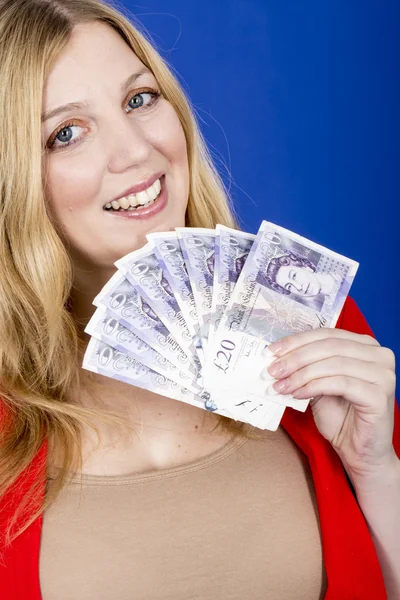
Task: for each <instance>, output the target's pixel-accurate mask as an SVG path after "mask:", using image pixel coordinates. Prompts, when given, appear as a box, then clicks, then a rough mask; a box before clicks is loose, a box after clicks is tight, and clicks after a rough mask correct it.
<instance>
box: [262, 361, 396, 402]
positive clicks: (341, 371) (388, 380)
mask: <svg viewBox="0 0 400 600" xmlns="http://www.w3.org/2000/svg"><path fill="white" fill-rule="evenodd" d="M335 376H339V377H353V378H356V379H360V380H362V381H365V382H367V383H369V384H374V385H376V386H380V387H381V388H382V389H383V390H384V392H385V393H386V394H387V395H391V394H392V393H393V394H394V386H395V376H394V373H393V371H390V370H389V369H386V368H385V367H382V366H381V365H378V364H376V363H373V362H369V361H364V360H359V359H357V358H349V357H345V358H344V357H342V356H333V357H332V356H331V357H329V358H325V359H323V360H319V361H317V362H314V363H312V364H310V365H307V366H305V367H303V368H301V369H299V370H298V371H295V372H294V373H292V374H291V375H290V376H289V377H285V378H284V379H280V380H279V381H277V382H276V383H274V385H273V388H274V389H275V390H276V391H277V392H279V393H280V394H291V393H292V392H294V391H296V390H298V389H300V388H303V387H304V386H306V385H307V384H308V383H310V382H311V381H313V380H314V379H321V378H323V377H335Z"/></svg>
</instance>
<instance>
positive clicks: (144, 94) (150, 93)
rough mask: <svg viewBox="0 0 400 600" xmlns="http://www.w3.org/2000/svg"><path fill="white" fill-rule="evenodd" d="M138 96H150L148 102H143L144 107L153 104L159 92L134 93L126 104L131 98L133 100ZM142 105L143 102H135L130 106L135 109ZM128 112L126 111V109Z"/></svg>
mask: <svg viewBox="0 0 400 600" xmlns="http://www.w3.org/2000/svg"><path fill="white" fill-rule="evenodd" d="M140 96H150V98H151V99H152V100H151V101H150V102H149V103H148V104H145V107H146V108H147V106H153V104H155V102H156V101H157V100H158V98H159V96H160V94H159V93H158V92H139V93H136V94H135V95H134V96H132V97H131V98H130V100H129V102H128V105H129V104H130V103H131V102H132V100H135V99H136V98H139V97H140ZM142 106H143V102H141V103H139V104H138V103H136V104H133V106H132V107H131V108H133V109H137V108H142ZM127 112H128V111H127Z"/></svg>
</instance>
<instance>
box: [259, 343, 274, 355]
mask: <svg viewBox="0 0 400 600" xmlns="http://www.w3.org/2000/svg"><path fill="white" fill-rule="evenodd" d="M261 356H262V357H263V358H275V354H274V353H273V352H271V350H270V349H269V346H265V348H264V349H263V350H262V352H261Z"/></svg>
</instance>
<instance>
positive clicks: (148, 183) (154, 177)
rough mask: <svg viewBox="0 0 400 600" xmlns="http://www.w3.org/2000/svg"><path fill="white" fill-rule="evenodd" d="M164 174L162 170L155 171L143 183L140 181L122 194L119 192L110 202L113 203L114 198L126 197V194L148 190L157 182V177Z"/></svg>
mask: <svg viewBox="0 0 400 600" xmlns="http://www.w3.org/2000/svg"><path fill="white" fill-rule="evenodd" d="M163 175H164V173H162V172H159V173H155V174H154V175H152V176H151V177H150V178H149V179H147V180H146V181H143V182H142V183H138V184H137V185H134V186H133V187H131V188H128V189H127V190H125V191H124V192H122V194H119V196H116V197H115V198H112V199H111V200H109V202H110V203H111V202H113V200H119V199H120V198H125V197H126V196H129V195H131V194H138V193H139V192H144V190H147V189H148V188H149V187H151V186H152V185H153V183H155V182H156V181H157V179H160V178H161V177H162V176H163Z"/></svg>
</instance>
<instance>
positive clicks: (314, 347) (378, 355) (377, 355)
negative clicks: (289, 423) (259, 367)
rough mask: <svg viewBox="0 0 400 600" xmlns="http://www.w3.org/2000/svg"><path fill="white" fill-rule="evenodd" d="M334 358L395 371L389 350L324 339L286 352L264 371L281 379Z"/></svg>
mask: <svg viewBox="0 0 400 600" xmlns="http://www.w3.org/2000/svg"><path fill="white" fill-rule="evenodd" d="M334 356H338V357H344V358H346V357H349V358H357V359H359V360H363V361H367V362H373V363H377V364H379V365H382V366H383V367H386V368H387V369H392V370H393V371H394V369H395V358H394V353H393V352H392V351H391V350H389V348H383V347H382V346H372V345H371V344H360V343H359V342H357V341H353V340H343V339H339V338H325V339H323V340H319V341H316V342H311V343H309V344H306V345H305V346H300V347H299V348H296V349H295V350H292V351H290V352H287V353H286V354H285V355H284V356H283V357H282V358H279V359H276V360H275V361H274V362H272V363H271V364H270V365H269V366H268V367H267V369H266V370H267V371H268V373H269V375H271V376H272V377H274V378H276V379H278V378H279V379H282V378H284V377H288V376H289V375H291V374H292V373H294V372H295V371H298V370H299V369H301V368H303V367H305V366H307V365H309V364H312V363H314V362H317V361H319V360H324V359H325V358H330V357H334Z"/></svg>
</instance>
